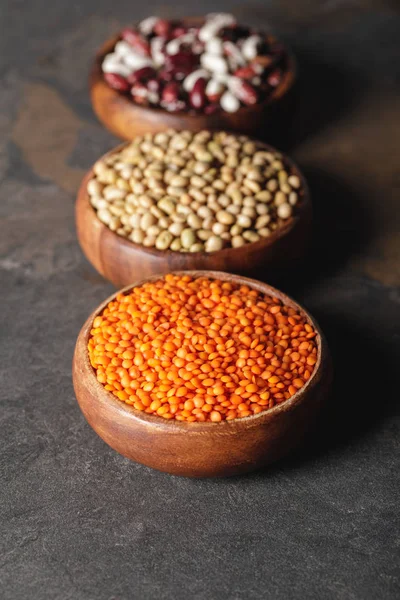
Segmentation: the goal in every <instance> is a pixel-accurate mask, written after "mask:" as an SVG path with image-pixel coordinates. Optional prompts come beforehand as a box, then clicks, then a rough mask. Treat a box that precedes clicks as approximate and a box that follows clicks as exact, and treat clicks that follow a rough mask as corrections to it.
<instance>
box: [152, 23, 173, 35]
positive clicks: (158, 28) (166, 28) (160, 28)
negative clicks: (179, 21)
mask: <svg viewBox="0 0 400 600" xmlns="http://www.w3.org/2000/svg"><path fill="white" fill-rule="evenodd" d="M153 31H154V33H155V34H156V35H158V36H160V37H164V38H166V37H168V36H169V33H170V31H171V23H170V21H167V19H158V21H157V23H156V24H155V25H154V27H153Z"/></svg>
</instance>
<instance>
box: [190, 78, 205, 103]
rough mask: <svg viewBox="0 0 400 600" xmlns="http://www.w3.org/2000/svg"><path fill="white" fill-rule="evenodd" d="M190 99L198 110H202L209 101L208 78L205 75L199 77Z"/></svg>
mask: <svg viewBox="0 0 400 600" xmlns="http://www.w3.org/2000/svg"><path fill="white" fill-rule="evenodd" d="M189 101H190V104H191V106H192V107H193V108H196V109H197V110H201V109H202V108H204V106H205V104H206V102H207V96H206V80H205V79H204V77H199V79H198V80H197V81H196V83H195V84H194V86H193V88H192V91H191V92H190V95H189Z"/></svg>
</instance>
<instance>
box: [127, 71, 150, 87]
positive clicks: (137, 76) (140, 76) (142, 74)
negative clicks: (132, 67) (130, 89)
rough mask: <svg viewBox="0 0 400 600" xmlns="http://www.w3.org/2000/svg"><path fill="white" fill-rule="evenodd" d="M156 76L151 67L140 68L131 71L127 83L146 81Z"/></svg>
mask: <svg viewBox="0 0 400 600" xmlns="http://www.w3.org/2000/svg"><path fill="white" fill-rule="evenodd" d="M155 76H156V71H155V69H153V68H152V67H142V68H141V69H138V70H137V71H133V73H131V74H130V75H129V76H128V77H127V81H128V83H131V84H133V83H136V82H137V81H146V79H150V78H151V77H155Z"/></svg>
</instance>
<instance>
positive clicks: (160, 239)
mask: <svg viewBox="0 0 400 600" xmlns="http://www.w3.org/2000/svg"><path fill="white" fill-rule="evenodd" d="M173 239H174V238H173V235H172V233H171V232H170V231H162V232H161V233H159V235H158V236H157V239H156V244H155V245H156V248H157V250H166V249H167V248H168V247H169V246H170V244H171V242H172V240H173Z"/></svg>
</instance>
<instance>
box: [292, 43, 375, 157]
mask: <svg viewBox="0 0 400 600" xmlns="http://www.w3.org/2000/svg"><path fill="white" fill-rule="evenodd" d="M294 52H295V54H296V58H297V62H298V82H297V84H296V103H295V107H294V117H293V121H292V128H291V132H290V136H289V138H288V147H289V148H292V147H295V146H296V145H298V144H300V143H301V142H303V141H304V140H306V139H307V138H310V137H313V135H315V134H317V133H321V132H323V130H324V128H327V127H332V125H334V123H335V121H337V120H339V119H340V118H341V117H343V116H345V115H347V114H348V113H350V112H352V111H353V110H354V109H355V108H356V107H357V106H358V104H359V102H360V100H361V98H362V96H363V94H364V91H365V82H364V80H363V79H362V77H361V76H360V74H359V73H357V72H355V71H354V70H352V69H350V68H349V66H347V65H343V64H337V65H335V64H333V63H331V62H330V63H327V62H323V61H322V60H321V59H318V58H317V57H316V56H315V55H313V54H312V53H310V52H306V51H305V50H304V49H298V48H294Z"/></svg>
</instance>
